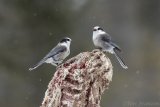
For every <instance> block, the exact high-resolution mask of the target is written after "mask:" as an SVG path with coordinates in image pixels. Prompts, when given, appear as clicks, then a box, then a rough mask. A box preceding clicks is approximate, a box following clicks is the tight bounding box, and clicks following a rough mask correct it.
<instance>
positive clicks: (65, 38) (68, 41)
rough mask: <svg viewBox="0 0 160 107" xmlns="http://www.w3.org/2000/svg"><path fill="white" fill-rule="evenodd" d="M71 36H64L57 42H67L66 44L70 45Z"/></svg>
mask: <svg viewBox="0 0 160 107" xmlns="http://www.w3.org/2000/svg"><path fill="white" fill-rule="evenodd" d="M71 41H72V40H71V38H69V37H64V38H63V39H62V40H61V41H60V42H59V44H67V45H70V44H71Z"/></svg>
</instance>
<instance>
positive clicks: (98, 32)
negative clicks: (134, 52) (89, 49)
mask: <svg viewBox="0 0 160 107" xmlns="http://www.w3.org/2000/svg"><path fill="white" fill-rule="evenodd" d="M92 39H93V43H94V45H95V46H96V47H97V48H99V49H101V50H103V51H105V52H109V53H111V54H114V55H115V56H116V58H117V59H118V61H119V63H120V64H121V66H122V67H123V68H124V69H127V68H128V67H127V66H126V65H125V63H124V62H123V60H122V59H121V58H120V57H119V55H118V53H117V52H121V49H120V47H119V46H118V45H116V44H115V43H113V42H112V40H111V36H110V35H109V34H108V33H106V32H105V31H104V30H103V29H102V28H101V27H99V26H95V27H94V28H93V38H92Z"/></svg>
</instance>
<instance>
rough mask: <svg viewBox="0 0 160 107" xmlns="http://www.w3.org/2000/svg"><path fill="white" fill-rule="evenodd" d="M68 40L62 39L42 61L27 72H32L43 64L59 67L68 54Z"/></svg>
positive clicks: (69, 40)
mask: <svg viewBox="0 0 160 107" xmlns="http://www.w3.org/2000/svg"><path fill="white" fill-rule="evenodd" d="M70 42H71V39H70V38H67V37H66V38H64V39H62V40H61V42H60V43H58V45H57V46H56V47H55V48H53V49H52V50H51V51H50V52H49V53H48V54H47V55H46V56H45V57H44V58H43V59H42V60H40V61H39V62H38V63H37V64H36V65H35V66H33V67H32V68H29V70H30V71H31V70H34V69H36V68H37V67H39V66H41V65H42V64H43V63H50V64H52V65H54V66H57V65H59V64H60V63H62V62H63V60H64V59H65V58H66V57H67V56H68V55H69V54H70Z"/></svg>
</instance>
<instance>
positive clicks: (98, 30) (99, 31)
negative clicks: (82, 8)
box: [93, 26, 105, 34]
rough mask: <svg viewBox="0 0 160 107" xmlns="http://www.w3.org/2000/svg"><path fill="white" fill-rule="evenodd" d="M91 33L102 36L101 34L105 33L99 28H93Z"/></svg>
mask: <svg viewBox="0 0 160 107" xmlns="http://www.w3.org/2000/svg"><path fill="white" fill-rule="evenodd" d="M93 33H96V34H103V33H105V31H104V30H103V29H102V28H101V27H99V26H95V27H94V28H93Z"/></svg>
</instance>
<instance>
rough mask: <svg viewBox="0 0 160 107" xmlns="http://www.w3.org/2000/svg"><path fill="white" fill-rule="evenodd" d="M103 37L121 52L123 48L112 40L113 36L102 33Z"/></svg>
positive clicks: (103, 39)
mask: <svg viewBox="0 0 160 107" xmlns="http://www.w3.org/2000/svg"><path fill="white" fill-rule="evenodd" d="M101 39H102V41H105V42H108V43H110V44H111V45H112V46H113V47H115V49H116V50H118V51H119V52H121V48H120V47H119V46H118V45H116V44H115V43H113V42H112V41H111V36H110V35H109V34H107V33H106V34H102V35H101Z"/></svg>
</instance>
